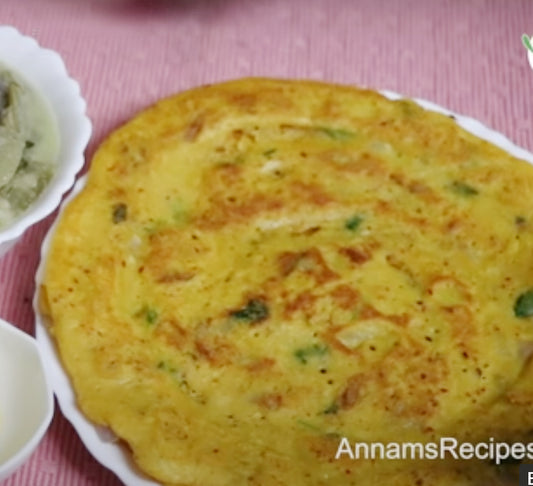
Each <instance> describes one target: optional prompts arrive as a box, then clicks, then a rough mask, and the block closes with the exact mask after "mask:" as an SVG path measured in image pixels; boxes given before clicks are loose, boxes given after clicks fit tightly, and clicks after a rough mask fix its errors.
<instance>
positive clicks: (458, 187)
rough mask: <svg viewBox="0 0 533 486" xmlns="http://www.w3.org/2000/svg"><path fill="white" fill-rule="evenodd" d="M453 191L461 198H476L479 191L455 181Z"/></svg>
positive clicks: (452, 186)
mask: <svg viewBox="0 0 533 486" xmlns="http://www.w3.org/2000/svg"><path fill="white" fill-rule="evenodd" d="M451 188H452V191H453V192H455V193H456V194H459V195H460V196H467V197H468V196H476V195H478V194H479V191H478V190H477V189H476V188H475V187H472V186H471V185H469V184H466V183H465V182H460V181H454V182H453V183H452V185H451Z"/></svg>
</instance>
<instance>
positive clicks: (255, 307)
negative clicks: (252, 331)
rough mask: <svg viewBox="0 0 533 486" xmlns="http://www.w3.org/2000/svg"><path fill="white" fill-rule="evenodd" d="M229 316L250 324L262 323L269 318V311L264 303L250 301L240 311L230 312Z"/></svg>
mask: <svg viewBox="0 0 533 486" xmlns="http://www.w3.org/2000/svg"><path fill="white" fill-rule="evenodd" d="M230 316H231V317H233V318H234V319H238V320H240V321H246V322H249V323H250V324H255V323H257V322H261V321H264V320H265V319H268V317H269V316H270V311H269V309H268V306H267V305H266V303H265V302H263V301H262V300H260V299H250V300H249V301H248V303H247V304H246V305H245V306H244V307H243V308H241V309H237V310H235V311H232V312H230Z"/></svg>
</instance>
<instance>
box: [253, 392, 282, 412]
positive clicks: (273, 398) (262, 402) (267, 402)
mask: <svg viewBox="0 0 533 486" xmlns="http://www.w3.org/2000/svg"><path fill="white" fill-rule="evenodd" d="M254 401H255V402H256V403H257V404H258V405H259V406H260V407H263V408H266V409H268V410H277V409H278V408H280V407H281V406H282V405H283V397H282V396H281V395H280V394H279V393H264V394H263V395H260V396H259V397H257V398H256V399H255V400H254Z"/></svg>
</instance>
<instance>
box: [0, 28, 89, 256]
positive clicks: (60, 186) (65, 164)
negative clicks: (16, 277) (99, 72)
mask: <svg viewBox="0 0 533 486" xmlns="http://www.w3.org/2000/svg"><path fill="white" fill-rule="evenodd" d="M0 63H1V64H2V66H5V67H6V68H8V69H9V68H11V69H12V70H13V71H14V72H16V73H18V74H19V75H20V76H22V77H23V78H24V80H25V81H26V82H27V83H28V84H29V85H30V86H31V87H32V88H34V89H35V90H36V91H37V92H38V93H40V94H41V95H42V97H43V98H44V99H45V101H46V102H47V103H48V104H49V106H50V107H51V109H52V112H53V114H54V116H55V118H56V121H57V124H58V128H59V137H60V147H59V156H58V161H57V169H56V172H55V175H54V177H53V178H52V180H51V181H50V183H49V184H48V186H47V187H46V188H45V189H44V190H43V192H42V193H41V194H40V196H39V197H38V198H37V199H36V201H34V203H33V204H32V205H31V206H30V207H29V208H28V209H27V210H26V211H25V212H24V213H23V214H22V215H21V216H20V217H18V218H17V219H16V220H15V221H14V222H13V223H12V224H10V225H8V226H7V227H5V228H2V229H1V230H0V257H1V256H2V255H4V254H5V253H6V252H7V251H8V250H9V249H10V248H11V247H12V246H13V245H14V244H15V243H16V241H17V240H18V239H19V238H20V237H21V236H22V234H23V233H24V231H25V230H26V229H28V228H29V227H30V226H32V225H33V224H35V223H37V222H38V221H40V220H41V219H43V218H45V217H46V216H48V215H49V214H50V213H52V212H53V211H54V209H56V208H57V206H58V205H59V203H60V201H61V198H62V196H63V194H64V193H65V192H66V191H67V190H68V189H70V188H71V187H72V184H73V183H74V180H75V177H76V174H77V173H78V172H79V170H80V169H81V168H82V167H83V164H84V162H85V160H84V154H83V153H84V150H85V147H86V146H87V143H88V142H89V138H90V136H91V131H92V126H91V122H90V120H89V119H88V118H87V116H86V115H85V110H86V103H85V101H84V99H83V98H82V96H81V94H80V87H79V85H78V83H77V82H76V81H74V80H73V79H72V78H70V77H69V75H68V73H67V70H66V68H65V64H64V63H63V60H62V59H61V57H60V56H59V54H57V53H56V52H54V51H52V50H49V49H44V48H42V47H40V46H39V45H38V44H37V42H36V41H35V40H34V39H32V38H31V37H27V36H24V35H22V34H21V33H20V32H18V31H17V30H16V29H14V28H13V27H9V26H1V25H0Z"/></svg>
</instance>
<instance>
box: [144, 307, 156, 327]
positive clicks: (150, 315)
mask: <svg viewBox="0 0 533 486" xmlns="http://www.w3.org/2000/svg"><path fill="white" fill-rule="evenodd" d="M157 317H158V314H157V311H156V310H155V309H150V308H148V309H146V313H145V318H146V322H148V324H154V323H155V321H157Z"/></svg>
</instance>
